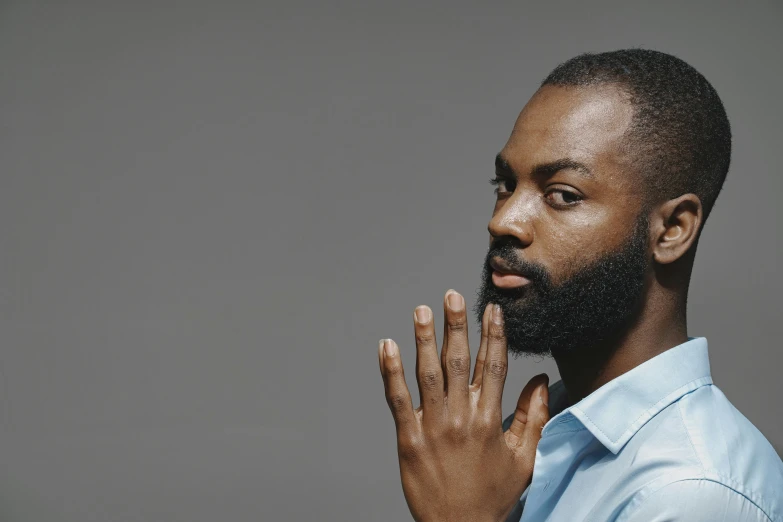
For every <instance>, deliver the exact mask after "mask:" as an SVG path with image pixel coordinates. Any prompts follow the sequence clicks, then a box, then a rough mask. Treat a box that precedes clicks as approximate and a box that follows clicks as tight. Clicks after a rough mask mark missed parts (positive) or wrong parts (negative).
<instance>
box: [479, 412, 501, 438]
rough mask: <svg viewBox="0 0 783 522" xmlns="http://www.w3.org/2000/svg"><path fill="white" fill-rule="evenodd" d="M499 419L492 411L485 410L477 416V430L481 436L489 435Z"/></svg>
mask: <svg viewBox="0 0 783 522" xmlns="http://www.w3.org/2000/svg"><path fill="white" fill-rule="evenodd" d="M496 424H497V419H496V418H495V416H494V415H492V414H491V412H485V413H483V414H482V415H479V416H478V417H477V418H476V431H477V432H478V433H479V434H480V435H481V436H488V435H489V434H491V433H492V432H493V431H494V429H495V428H496Z"/></svg>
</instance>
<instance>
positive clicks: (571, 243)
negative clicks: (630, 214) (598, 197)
mask: <svg viewBox="0 0 783 522" xmlns="http://www.w3.org/2000/svg"><path fill="white" fill-rule="evenodd" d="M629 219H630V218H629ZM628 223H629V222H626V219H625V218H624V217H620V216H612V215H609V214H602V213H600V212H593V213H585V214H582V215H572V216H569V217H568V218H565V217H563V218H562V219H560V220H558V222H557V223H550V224H549V226H543V227H542V228H541V230H540V233H539V234H538V235H537V236H538V237H537V239H538V240H539V242H540V243H543V244H542V245H541V247H542V248H541V250H542V251H544V252H545V254H544V255H545V256H546V261H544V262H545V263H546V264H547V265H548V266H549V270H550V274H551V276H552V279H553V282H554V283H555V284H558V283H560V282H561V281H563V280H565V279H568V278H569V277H570V276H572V275H573V274H574V273H576V272H578V271H579V270H581V269H583V268H585V267H587V266H589V265H591V264H592V263H593V262H594V261H596V260H597V259H599V258H600V257H602V256H603V255H605V254H607V253H609V252H614V251H616V250H617V249H618V248H620V246H621V245H622V244H623V242H624V241H625V240H626V238H627V234H626V228H628V226H627V225H628ZM621 225H622V226H621Z"/></svg>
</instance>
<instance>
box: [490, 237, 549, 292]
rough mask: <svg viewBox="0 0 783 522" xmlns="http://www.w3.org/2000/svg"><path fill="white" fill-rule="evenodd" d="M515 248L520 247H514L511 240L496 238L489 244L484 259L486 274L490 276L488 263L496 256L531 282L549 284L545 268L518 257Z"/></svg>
mask: <svg viewBox="0 0 783 522" xmlns="http://www.w3.org/2000/svg"><path fill="white" fill-rule="evenodd" d="M517 250H521V249H517V248H516V247H514V245H513V244H512V242H511V241H508V240H500V239H499V240H496V241H495V242H494V243H493V244H492V246H490V248H489V250H488V251H487V257H486V259H485V260H484V270H485V271H486V274H487V276H488V277H491V274H492V267H491V266H490V263H489V262H490V260H491V259H492V258H493V257H497V258H500V259H502V260H503V262H505V263H506V264H507V265H508V267H509V268H511V270H513V271H514V272H517V273H519V274H521V275H523V276H524V277H526V278H528V279H530V281H531V282H532V283H539V284H543V285H549V283H550V281H551V278H550V276H549V272H548V271H547V269H546V268H544V267H543V266H542V265H540V264H538V263H533V262H531V261H526V260H524V259H520V258H519V257H517V255H516V251H517Z"/></svg>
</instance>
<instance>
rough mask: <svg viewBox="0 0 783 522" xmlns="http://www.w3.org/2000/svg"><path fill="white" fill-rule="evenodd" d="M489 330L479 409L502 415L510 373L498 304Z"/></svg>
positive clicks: (493, 311) (492, 313)
mask: <svg viewBox="0 0 783 522" xmlns="http://www.w3.org/2000/svg"><path fill="white" fill-rule="evenodd" d="M488 326H489V327H488V330H487V358H486V361H485V363H484V374H483V377H482V382H481V395H480V397H479V408H482V409H485V410H493V411H496V413H497V414H498V415H501V413H502V406H501V401H502V399H503V385H504V384H505V382H506V374H507V372H508V350H507V348H506V334H505V332H504V331H503V312H502V311H501V309H500V306H499V305H497V304H493V305H492V312H491V314H490V321H489V325H488Z"/></svg>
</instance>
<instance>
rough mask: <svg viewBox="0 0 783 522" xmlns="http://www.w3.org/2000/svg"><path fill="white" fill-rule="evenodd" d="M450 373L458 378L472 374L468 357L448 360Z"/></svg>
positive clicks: (461, 356)
mask: <svg viewBox="0 0 783 522" xmlns="http://www.w3.org/2000/svg"><path fill="white" fill-rule="evenodd" d="M446 364H447V366H448V369H449V373H450V374H452V375H456V376H462V375H467V374H468V372H470V358H469V357H468V356H466V355H460V356H456V357H449V358H447V359H446Z"/></svg>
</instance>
